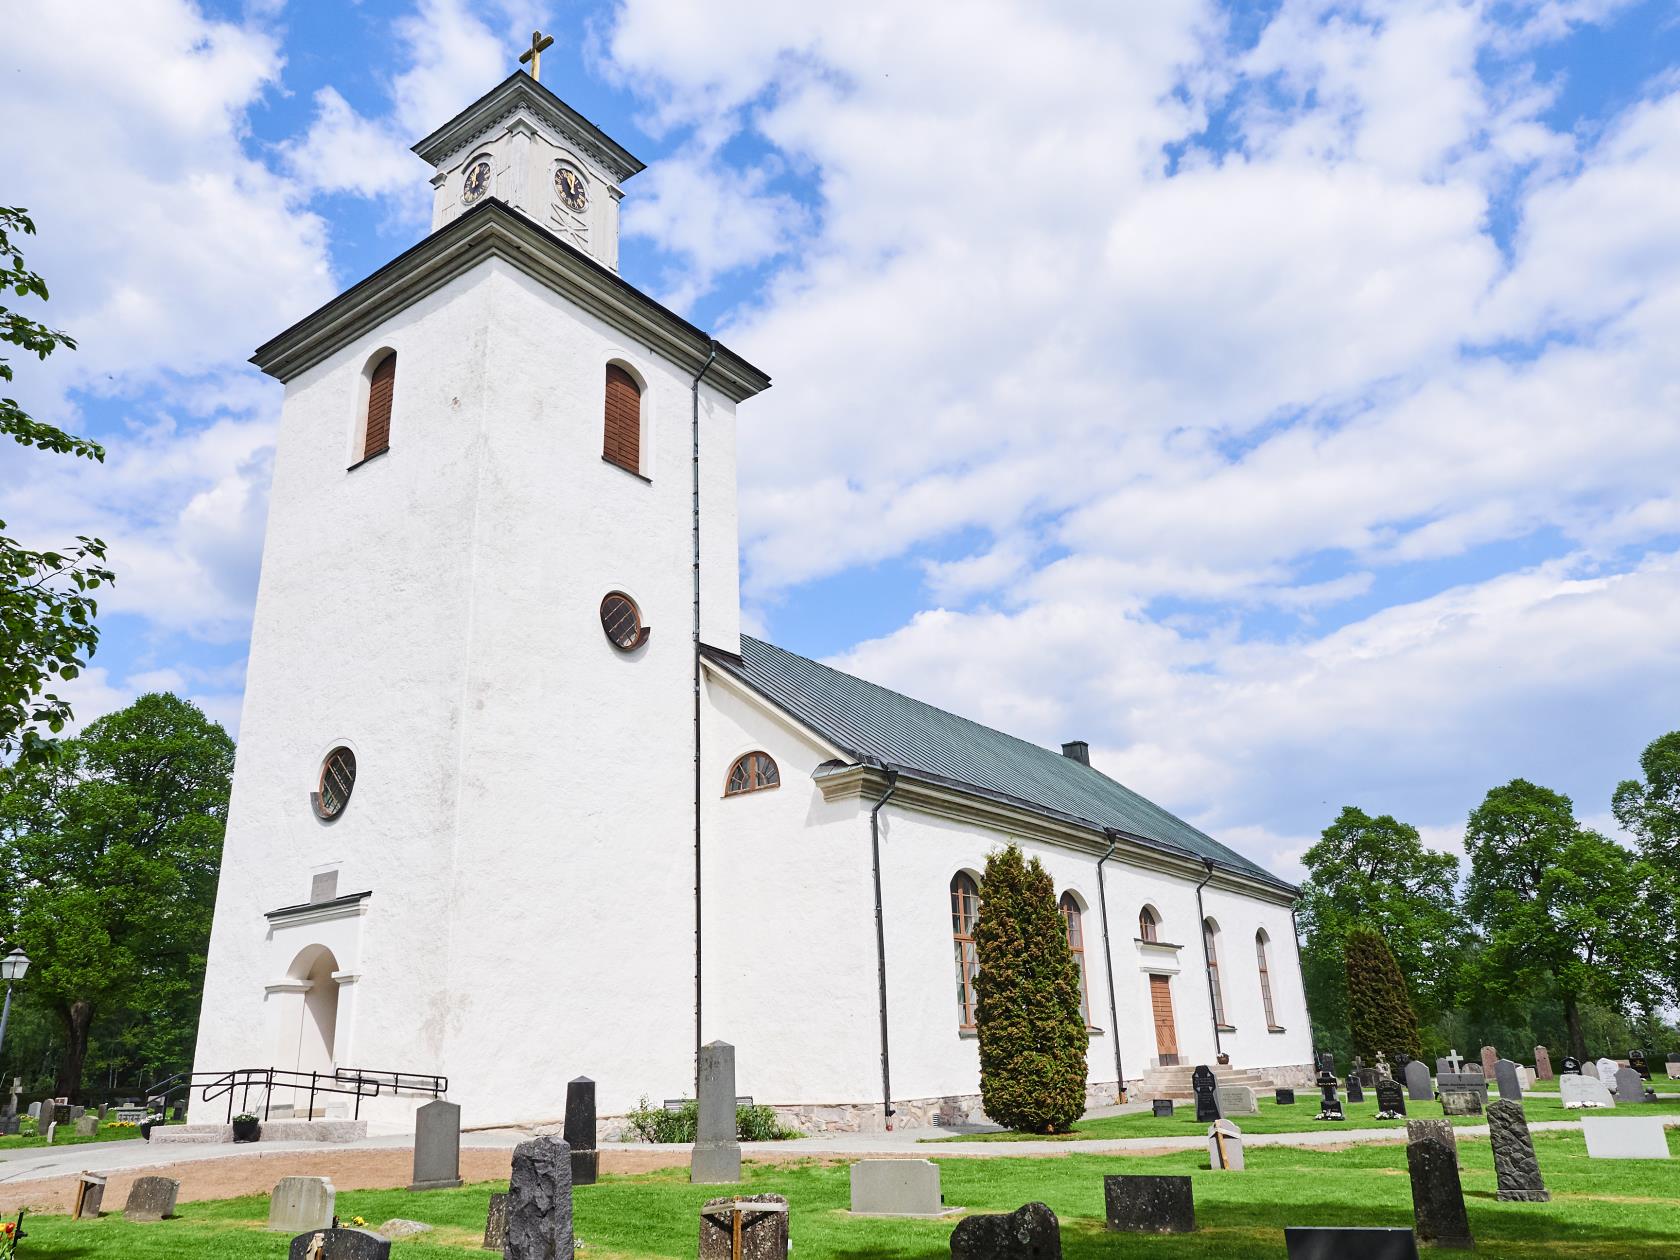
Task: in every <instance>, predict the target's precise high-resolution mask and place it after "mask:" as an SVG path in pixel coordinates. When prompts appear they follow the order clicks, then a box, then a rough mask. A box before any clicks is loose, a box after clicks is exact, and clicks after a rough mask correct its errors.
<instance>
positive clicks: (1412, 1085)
mask: <svg viewBox="0 0 1680 1260" xmlns="http://www.w3.org/2000/svg"><path fill="white" fill-rule="evenodd" d="M1406 1096H1407V1097H1408V1098H1410V1099H1411V1100H1412V1101H1413V1102H1428V1101H1429V1100H1430V1099H1432V1098H1434V1097H1435V1087H1434V1084H1433V1083H1432V1082H1431V1081H1430V1079H1429V1067H1428V1065H1427V1064H1425V1063H1424V1061H1423V1060H1422V1059H1413V1060H1412V1061H1411V1062H1410V1063H1408V1064H1406Z"/></svg>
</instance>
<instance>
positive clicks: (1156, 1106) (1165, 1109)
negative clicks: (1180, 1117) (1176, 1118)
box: [1149, 1098, 1173, 1120]
mask: <svg viewBox="0 0 1680 1260" xmlns="http://www.w3.org/2000/svg"><path fill="white" fill-rule="evenodd" d="M1149 1109H1150V1111H1151V1112H1152V1113H1153V1114H1154V1116H1155V1118H1156V1119H1158V1120H1171V1119H1172V1113H1173V1100H1172V1099H1170V1098H1156V1099H1154V1100H1153V1101H1151V1103H1150V1105H1149Z"/></svg>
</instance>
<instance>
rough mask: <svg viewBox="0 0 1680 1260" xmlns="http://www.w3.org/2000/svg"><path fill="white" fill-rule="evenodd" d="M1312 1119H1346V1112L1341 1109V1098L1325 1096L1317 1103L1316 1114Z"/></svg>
mask: <svg viewBox="0 0 1680 1260" xmlns="http://www.w3.org/2000/svg"><path fill="white" fill-rule="evenodd" d="M1313 1119H1315V1120H1346V1119H1347V1112H1345V1111H1343V1110H1342V1100H1341V1099H1340V1098H1326V1099H1324V1100H1323V1101H1321V1102H1320V1103H1319V1105H1318V1114H1317V1115H1316V1116H1314V1117H1313Z"/></svg>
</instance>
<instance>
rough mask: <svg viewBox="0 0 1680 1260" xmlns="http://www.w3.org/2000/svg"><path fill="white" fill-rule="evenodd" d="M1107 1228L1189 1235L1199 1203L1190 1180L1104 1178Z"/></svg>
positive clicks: (1134, 1231) (1179, 1178)
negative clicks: (1197, 1203) (1192, 1190)
mask: <svg viewBox="0 0 1680 1260" xmlns="http://www.w3.org/2000/svg"><path fill="white" fill-rule="evenodd" d="M1103 1204H1104V1206H1105V1208H1106V1210H1107V1214H1108V1228H1109V1229H1111V1230H1118V1231H1120V1232H1122V1233H1128V1234H1188V1233H1190V1232H1191V1231H1192V1230H1194V1229H1195V1228H1196V1200H1195V1197H1194V1195H1193V1194H1192V1192H1191V1189H1190V1178H1188V1177H1104V1178H1103Z"/></svg>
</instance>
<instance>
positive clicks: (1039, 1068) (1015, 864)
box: [974, 844, 1090, 1133]
mask: <svg viewBox="0 0 1680 1260" xmlns="http://www.w3.org/2000/svg"><path fill="white" fill-rule="evenodd" d="M974 944H975V952H976V955H977V957H978V961H979V972H978V975H977V976H976V979H975V992H976V999H977V1001H976V1008H975V1024H976V1027H977V1030H978V1032H979V1037H980V1098H981V1102H982V1104H983V1106H984V1107H985V1111H986V1114H987V1115H988V1116H990V1117H991V1118H992V1119H993V1120H995V1121H996V1122H997V1123H999V1124H1001V1125H1004V1126H1005V1127H1006V1128H1011V1129H1021V1130H1024V1131H1026V1132H1029V1133H1059V1132H1065V1131H1066V1130H1067V1129H1068V1128H1069V1127H1070V1126H1071V1125H1072V1124H1073V1122H1074V1121H1075V1120H1077V1119H1079V1117H1080V1116H1082V1115H1083V1114H1084V1113H1085V1076H1086V1050H1087V1047H1088V1045H1089V1040H1090V1035H1089V1033H1087V1031H1086V1029H1085V1019H1084V1016H1083V1015H1082V1014H1081V1012H1080V1005H1079V973H1078V971H1077V969H1076V968H1077V964H1076V963H1075V962H1074V959H1073V954H1072V952H1071V951H1070V950H1069V949H1068V943H1067V925H1066V923H1065V921H1064V920H1063V919H1062V913H1061V911H1060V909H1058V908H1057V905H1056V886H1055V884H1053V883H1052V882H1051V880H1050V876H1049V875H1048V874H1047V873H1046V872H1045V870H1044V867H1043V866H1042V865H1040V864H1039V861H1038V859H1037V858H1034V859H1033V860H1032V861H1031V862H1025V861H1023V859H1022V855H1021V850H1020V848H1019V847H1018V846H1016V845H1013V844H1012V845H1010V846H1008V847H1007V848H1004V849H1000V850H998V851H997V852H995V853H993V854H992V855H991V856H990V857H989V858H987V859H986V873H985V877H984V878H983V879H982V880H981V883H980V914H979V918H978V919H977V920H976V922H975V925H974Z"/></svg>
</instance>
